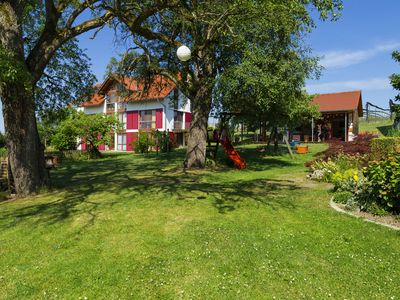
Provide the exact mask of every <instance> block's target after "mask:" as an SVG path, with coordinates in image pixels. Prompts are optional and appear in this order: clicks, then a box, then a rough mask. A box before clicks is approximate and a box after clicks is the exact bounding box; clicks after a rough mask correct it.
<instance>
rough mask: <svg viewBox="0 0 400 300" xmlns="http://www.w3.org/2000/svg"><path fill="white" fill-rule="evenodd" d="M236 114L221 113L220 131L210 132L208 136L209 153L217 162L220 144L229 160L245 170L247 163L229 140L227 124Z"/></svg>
mask: <svg viewBox="0 0 400 300" xmlns="http://www.w3.org/2000/svg"><path fill="white" fill-rule="evenodd" d="M233 115H234V114H233V113H221V114H220V120H221V122H220V124H221V126H220V130H217V129H215V130H212V129H211V130H208V134H207V152H208V153H209V154H210V156H211V157H212V158H213V159H214V160H216V158H217V152H218V146H219V144H221V145H222V147H223V148H224V150H225V153H226V154H227V155H228V157H229V159H230V160H232V161H233V164H234V165H235V167H236V168H238V169H240V170H243V169H245V168H246V161H245V160H244V159H243V158H242V157H240V155H239V153H238V152H237V151H236V150H235V148H234V147H233V145H232V143H231V141H230V140H229V136H228V131H227V124H228V121H229V119H230V117H232V116H233Z"/></svg>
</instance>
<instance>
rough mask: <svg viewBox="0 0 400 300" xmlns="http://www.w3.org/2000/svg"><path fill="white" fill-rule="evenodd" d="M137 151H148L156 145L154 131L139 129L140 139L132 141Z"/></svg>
mask: <svg viewBox="0 0 400 300" xmlns="http://www.w3.org/2000/svg"><path fill="white" fill-rule="evenodd" d="M132 146H133V148H134V149H135V152H136V153H146V152H148V151H149V150H150V148H151V147H153V146H155V142H154V136H153V134H152V133H149V132H143V131H139V135H138V139H137V140H136V141H134V142H133V143H132Z"/></svg>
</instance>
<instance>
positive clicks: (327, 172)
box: [308, 159, 337, 182]
mask: <svg viewBox="0 0 400 300" xmlns="http://www.w3.org/2000/svg"><path fill="white" fill-rule="evenodd" d="M311 170H312V173H311V174H310V175H309V176H308V177H309V178H310V179H313V180H318V181H325V182H331V180H332V176H333V175H334V174H335V173H336V172H337V166H336V164H335V162H334V161H332V160H331V159H328V160H327V161H324V160H316V161H314V162H313V164H312V166H311Z"/></svg>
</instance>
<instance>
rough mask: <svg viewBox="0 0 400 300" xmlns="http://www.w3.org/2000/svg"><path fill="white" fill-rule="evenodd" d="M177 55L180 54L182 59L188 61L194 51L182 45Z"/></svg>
mask: <svg viewBox="0 0 400 300" xmlns="http://www.w3.org/2000/svg"><path fill="white" fill-rule="evenodd" d="M176 55H177V56H178V58H179V60H180V61H188V60H189V59H190V57H191V56H192V52H191V51H190V49H189V48H188V47H186V46H185V45H183V46H180V47H179V48H178V50H176Z"/></svg>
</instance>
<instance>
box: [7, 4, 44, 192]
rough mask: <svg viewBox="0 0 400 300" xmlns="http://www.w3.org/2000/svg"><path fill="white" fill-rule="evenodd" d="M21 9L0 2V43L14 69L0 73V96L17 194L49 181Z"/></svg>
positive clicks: (16, 5) (31, 190) (15, 5)
mask: <svg viewBox="0 0 400 300" xmlns="http://www.w3.org/2000/svg"><path fill="white" fill-rule="evenodd" d="M21 4H22V3H21ZM22 13H23V6H22V5H18V3H16V2H12V3H10V2H3V3H0V46H1V48H3V51H6V52H7V53H8V54H9V55H10V58H9V61H7V62H6V63H8V64H10V66H11V67H15V68H16V70H17V76H16V77H15V78H12V77H7V74H1V75H3V76H4V77H3V78H4V80H3V82H1V85H0V98H1V101H2V104H3V116H4V127H5V134H6V144H7V149H8V153H9V154H8V155H9V162H10V167H11V171H12V176H13V179H14V184H15V190H16V193H17V194H18V195H19V196H24V195H27V194H30V193H33V192H35V191H37V190H38V189H39V188H40V187H41V186H43V185H45V184H47V183H48V174H47V170H46V168H45V161H44V151H43V150H44V149H43V147H42V145H41V143H40V140H39V134H38V131H37V126H36V117H35V102H34V98H33V93H32V90H33V86H34V84H33V82H32V80H31V76H30V75H31V74H30V73H29V72H28V70H27V68H26V65H25V58H24V50H23V38H22V29H21V22H20V20H21V19H22ZM5 72H7V70H5Z"/></svg>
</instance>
